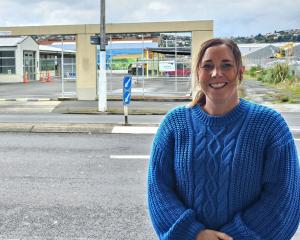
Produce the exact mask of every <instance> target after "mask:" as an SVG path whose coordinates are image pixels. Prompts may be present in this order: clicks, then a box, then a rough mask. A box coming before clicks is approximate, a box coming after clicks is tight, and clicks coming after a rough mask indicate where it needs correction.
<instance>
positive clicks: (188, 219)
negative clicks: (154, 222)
mask: <svg viewBox="0 0 300 240" xmlns="http://www.w3.org/2000/svg"><path fill="white" fill-rule="evenodd" d="M175 226H176V227H175V228H173V231H172V230H171V231H170V236H172V238H170V239H185V240H195V239H196V237H197V235H198V233H199V232H200V231H202V230H204V229H205V227H204V225H203V224H201V223H199V222H198V221H197V220H196V219H195V216H194V213H193V212H192V210H187V211H186V212H185V216H183V218H182V219H181V220H180V223H177V224H175Z"/></svg>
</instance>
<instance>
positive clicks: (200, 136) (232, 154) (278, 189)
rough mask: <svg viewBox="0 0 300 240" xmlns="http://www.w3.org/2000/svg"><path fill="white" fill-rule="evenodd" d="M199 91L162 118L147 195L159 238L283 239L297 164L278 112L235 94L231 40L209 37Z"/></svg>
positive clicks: (294, 202)
mask: <svg viewBox="0 0 300 240" xmlns="http://www.w3.org/2000/svg"><path fill="white" fill-rule="evenodd" d="M196 66H197V67H196V73H197V77H198V79H197V80H198V81H197V83H198V84H199V85H200V87H201V91H200V92H199V93H198V95H197V96H196V97H195V99H194V100H193V103H192V104H191V106H189V107H178V108H176V109H174V110H172V111H170V112H169V113H168V114H167V115H166V117H165V118H164V120H163V122H162V123H161V125H160V127H159V129H158V131H157V134H156V136H155V139H154V141H153V146H152V151H151V155H150V163H149V175H148V201H149V211H150V216H151V220H152V223H153V226H154V229H155V230H156V232H157V234H158V236H159V238H160V239H172V240H176V239H178V240H181V239H185V240H207V239H212V240H219V239H223V240H230V239H232V238H233V239H239V240H243V239H253V240H258V239H264V240H288V239H291V238H292V236H293V234H294V233H295V232H296V230H297V226H298V224H299V218H300V202H299V199H300V182H299V181H300V171H299V162H298V157H297V152H296V147H295V143H294V140H293V137H292V134H291V132H290V130H289V128H288V126H287V124H286V122H285V121H284V119H283V118H282V117H281V115H280V114H279V113H277V112H276V111H274V110H272V109H270V108H267V107H265V106H261V105H258V104H254V103H250V102H248V101H246V100H244V99H241V98H239V96H238V85H239V82H240V81H241V80H242V78H243V72H244V68H243V66H242V62H241V53H240V51H239V49H238V47H237V45H236V44H235V43H234V42H232V41H231V40H224V39H211V40H208V41H206V42H205V43H203V45H202V46H201V49H200V52H199V55H198V59H197V63H196Z"/></svg>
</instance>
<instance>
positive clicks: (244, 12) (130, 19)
mask: <svg viewBox="0 0 300 240" xmlns="http://www.w3.org/2000/svg"><path fill="white" fill-rule="evenodd" d="M299 9H300V1H299V0H231V1H228V0H206V1H202V0H148V1H141V0H106V12H105V14H106V23H140V22H161V21H195V20H213V21H214V36H215V37H237V36H243V37H245V36H251V35H257V34H259V33H262V34H265V33H271V32H274V31H275V30H277V31H279V30H289V29H296V28H297V29H300V10H299ZM94 23H98V24H99V23H100V0H47V1H44V0H26V1H24V0H1V1H0V27H11V26H36V25H60V24H67V25H68V24H94Z"/></svg>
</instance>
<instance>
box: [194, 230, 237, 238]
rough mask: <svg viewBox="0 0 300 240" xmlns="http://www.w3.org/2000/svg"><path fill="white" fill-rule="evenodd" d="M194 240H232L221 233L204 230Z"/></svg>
mask: <svg viewBox="0 0 300 240" xmlns="http://www.w3.org/2000/svg"><path fill="white" fill-rule="evenodd" d="M196 240H233V238H232V237H230V236H228V235H227V234H225V233H222V232H217V231H214V230H209V229H205V230H203V231H201V232H200V233H199V234H198V235H197V238H196Z"/></svg>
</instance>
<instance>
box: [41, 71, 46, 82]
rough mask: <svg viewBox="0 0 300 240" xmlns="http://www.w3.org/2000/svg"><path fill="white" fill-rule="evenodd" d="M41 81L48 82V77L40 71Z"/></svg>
mask: <svg viewBox="0 0 300 240" xmlns="http://www.w3.org/2000/svg"><path fill="white" fill-rule="evenodd" d="M40 82H41V83H45V82H46V79H45V77H44V74H43V73H40Z"/></svg>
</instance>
